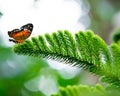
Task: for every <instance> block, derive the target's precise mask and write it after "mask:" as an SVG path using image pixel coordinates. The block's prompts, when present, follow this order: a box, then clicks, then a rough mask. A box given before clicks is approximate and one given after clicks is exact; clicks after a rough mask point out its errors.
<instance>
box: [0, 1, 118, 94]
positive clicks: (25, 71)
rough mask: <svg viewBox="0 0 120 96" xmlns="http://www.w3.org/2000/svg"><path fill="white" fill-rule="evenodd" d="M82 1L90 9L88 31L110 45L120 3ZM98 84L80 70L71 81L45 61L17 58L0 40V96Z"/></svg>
mask: <svg viewBox="0 0 120 96" xmlns="http://www.w3.org/2000/svg"><path fill="white" fill-rule="evenodd" d="M35 1H36V0H35ZM77 1H79V0H77ZM82 2H87V4H89V6H90V12H89V16H90V18H91V23H90V26H89V28H88V29H91V30H93V31H94V32H95V34H98V35H99V36H100V37H102V38H103V39H104V40H105V41H106V43H107V44H110V43H111V42H112V41H111V39H110V35H111V32H112V31H113V30H114V29H116V28H119V26H120V25H119V24H120V0H83V1H82ZM0 15H1V16H2V15H4V13H3V14H2V12H1V13H0ZM68 30H69V29H68ZM0 37H1V36H0ZM8 42H9V41H8ZM69 75H70V74H69ZM66 76H67V75H66ZM68 77H69V76H68ZM98 82H99V80H98V78H97V76H94V74H90V73H88V72H86V71H84V70H79V71H78V73H77V74H75V75H74V76H73V77H72V78H67V77H66V78H65V77H64V76H62V75H61V74H60V72H59V71H58V70H56V69H53V68H52V67H50V66H49V64H48V62H47V61H46V60H45V59H42V58H36V57H29V56H19V55H16V54H15V53H13V51H12V48H11V47H6V46H5V45H4V43H3V40H2V38H0V96H47V95H48V96H49V94H51V93H52V92H53V93H55V92H58V88H59V86H67V85H78V84H87V85H94V84H96V83H98ZM99 83H100V82H99Z"/></svg>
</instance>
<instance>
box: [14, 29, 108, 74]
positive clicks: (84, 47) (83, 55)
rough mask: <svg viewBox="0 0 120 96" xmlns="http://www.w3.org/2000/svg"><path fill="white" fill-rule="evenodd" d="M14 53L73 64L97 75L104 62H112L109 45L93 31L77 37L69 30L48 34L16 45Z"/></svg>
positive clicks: (77, 34) (79, 34) (78, 34)
mask: <svg viewBox="0 0 120 96" xmlns="http://www.w3.org/2000/svg"><path fill="white" fill-rule="evenodd" d="M14 52H16V53H18V54H25V55H30V56H36V57H43V58H47V59H54V60H57V61H60V62H65V63H71V65H73V66H79V67H83V68H84V69H88V70H89V71H91V72H96V73H97V72H98V73H99V71H101V68H102V67H101V66H103V65H102V64H103V62H104V63H108V62H110V55H109V54H110V53H109V50H108V48H107V45H106V44H105V42H104V41H103V40H102V39H101V38H100V37H98V36H97V35H94V34H93V32H91V31H87V32H82V31H81V32H78V33H76V34H75V37H73V36H72V34H71V33H70V32H69V31H67V30H65V31H64V32H63V31H58V32H56V33H55V32H54V33H53V34H51V35H50V34H48V33H47V34H45V37H43V36H38V38H36V37H33V38H32V39H31V41H30V40H27V41H26V42H25V43H22V44H18V45H15V46H14ZM103 58H104V61H103V60H102V59H103ZM96 70H97V71H96Z"/></svg>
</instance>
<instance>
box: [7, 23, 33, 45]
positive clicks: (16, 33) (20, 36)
mask: <svg viewBox="0 0 120 96" xmlns="http://www.w3.org/2000/svg"><path fill="white" fill-rule="evenodd" d="M32 30H33V24H32V23H28V24H26V25H23V26H22V27H21V28H20V29H13V30H12V31H8V35H9V37H11V38H13V39H9V41H12V42H14V43H23V42H24V41H25V40H26V39H27V38H28V37H29V36H30V35H31V33H32Z"/></svg>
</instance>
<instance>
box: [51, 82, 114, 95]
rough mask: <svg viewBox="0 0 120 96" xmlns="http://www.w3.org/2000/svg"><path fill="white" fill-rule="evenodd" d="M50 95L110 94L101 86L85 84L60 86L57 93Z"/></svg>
mask: <svg viewBox="0 0 120 96" xmlns="http://www.w3.org/2000/svg"><path fill="white" fill-rule="evenodd" d="M51 96H110V95H108V94H107V91H106V90H105V88H104V87H103V86H101V85H100V84H97V85H96V86H94V87H89V86H87V85H79V86H77V85H73V86H70V85H69V86H67V87H60V90H59V93H58V94H52V95H51ZM111 96H112V95H111Z"/></svg>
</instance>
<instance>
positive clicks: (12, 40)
mask: <svg viewBox="0 0 120 96" xmlns="http://www.w3.org/2000/svg"><path fill="white" fill-rule="evenodd" d="M9 41H11V42H14V43H19V42H18V41H16V40H14V39H9Z"/></svg>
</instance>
